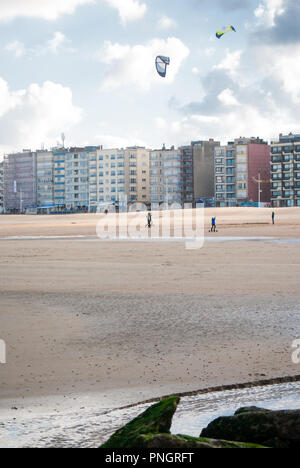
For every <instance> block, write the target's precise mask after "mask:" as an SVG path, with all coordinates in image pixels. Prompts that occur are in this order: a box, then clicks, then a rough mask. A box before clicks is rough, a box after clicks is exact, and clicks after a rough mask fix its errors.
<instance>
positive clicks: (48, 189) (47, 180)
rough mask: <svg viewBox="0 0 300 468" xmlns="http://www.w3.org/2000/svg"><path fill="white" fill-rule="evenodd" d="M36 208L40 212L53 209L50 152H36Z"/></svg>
mask: <svg viewBox="0 0 300 468" xmlns="http://www.w3.org/2000/svg"><path fill="white" fill-rule="evenodd" d="M36 192H37V208H38V210H40V212H44V211H49V210H51V209H52V208H54V162H53V153H52V151H44V150H38V151H36Z"/></svg>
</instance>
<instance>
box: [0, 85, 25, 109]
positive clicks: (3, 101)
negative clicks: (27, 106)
mask: <svg viewBox="0 0 300 468" xmlns="http://www.w3.org/2000/svg"><path fill="white" fill-rule="evenodd" d="M22 96H24V91H17V92H11V91H10V90H9V88H8V84H7V82H6V81H5V80H3V78H1V77H0V118H1V117H3V115H5V114H6V113H7V112H9V111H10V110H12V109H14V108H15V107H17V106H18V105H20V103H21V101H22Z"/></svg>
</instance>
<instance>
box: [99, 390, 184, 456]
mask: <svg viewBox="0 0 300 468" xmlns="http://www.w3.org/2000/svg"><path fill="white" fill-rule="evenodd" d="M179 401H180V398H179V397H178V396H172V397H169V398H165V399H164V400H161V401H160V402H158V403H156V404H155V405H153V406H151V407H150V408H148V409H147V410H146V411H145V412H144V413H142V414H140V415H139V416H138V417H137V418H135V419H134V420H133V421H131V422H130V423H128V424H126V426H124V427H122V428H121V429H119V430H118V431H117V432H115V433H114V434H113V435H112V436H111V438H110V439H109V440H108V441H107V442H106V443H105V444H104V445H102V447H101V448H131V447H136V445H133V444H135V443H136V438H137V436H140V435H142V434H159V433H166V434H169V433H170V429H171V425H172V419H173V415H174V413H175V411H176V409H177V406H178V403H179Z"/></svg>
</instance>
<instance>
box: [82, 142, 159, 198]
mask: <svg viewBox="0 0 300 468" xmlns="http://www.w3.org/2000/svg"><path fill="white" fill-rule="evenodd" d="M149 153H150V151H149V150H147V149H146V148H141V147H130V148H126V149H124V148H122V149H119V148H113V149H101V150H98V151H97V152H96V156H95V158H93V159H94V161H93V184H92V189H91V188H90V190H93V196H92V197H91V199H90V205H91V207H95V206H98V205H99V204H101V203H102V204H114V205H116V206H118V205H120V204H121V203H123V201H124V199H125V198H126V199H127V202H128V203H135V202H143V203H149V201H150V183H149ZM90 178H91V171H90ZM90 187H91V181H90Z"/></svg>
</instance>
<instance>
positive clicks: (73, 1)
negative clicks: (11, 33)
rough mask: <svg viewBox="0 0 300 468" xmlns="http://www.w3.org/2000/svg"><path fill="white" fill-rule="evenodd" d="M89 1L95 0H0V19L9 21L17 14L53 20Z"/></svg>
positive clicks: (93, 0) (89, 2)
mask: <svg viewBox="0 0 300 468" xmlns="http://www.w3.org/2000/svg"><path fill="white" fill-rule="evenodd" d="M91 3H95V0H51V1H49V0H1V2H0V20H5V21H9V20H12V19H14V18H16V17H18V16H25V17H37V18H43V19H46V20H55V19H57V18H58V17H59V16H60V15H62V14H65V13H68V14H71V13H74V11H75V9H76V8H77V7H78V6H80V5H84V4H91Z"/></svg>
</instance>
